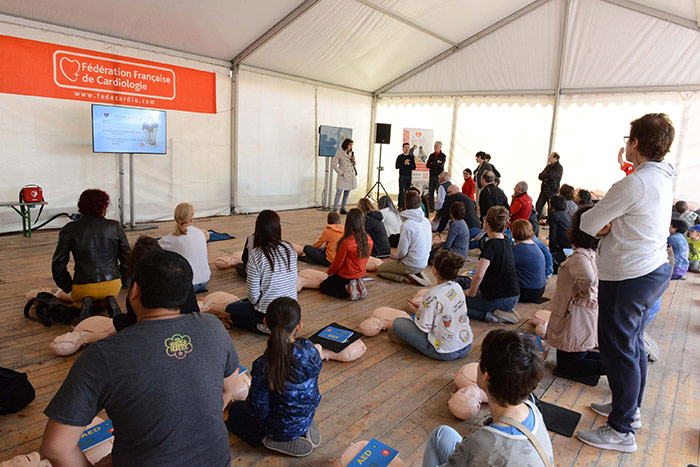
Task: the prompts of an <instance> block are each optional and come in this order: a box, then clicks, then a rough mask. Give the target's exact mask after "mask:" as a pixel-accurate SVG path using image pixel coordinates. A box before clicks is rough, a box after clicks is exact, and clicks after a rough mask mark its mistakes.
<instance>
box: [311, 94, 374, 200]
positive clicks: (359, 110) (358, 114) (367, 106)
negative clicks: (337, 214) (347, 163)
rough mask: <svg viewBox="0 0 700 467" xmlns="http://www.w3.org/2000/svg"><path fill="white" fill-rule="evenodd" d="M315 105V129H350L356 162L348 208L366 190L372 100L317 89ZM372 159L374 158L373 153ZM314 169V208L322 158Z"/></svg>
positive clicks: (320, 188) (321, 177) (318, 196)
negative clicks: (332, 127)
mask: <svg viewBox="0 0 700 467" xmlns="http://www.w3.org/2000/svg"><path fill="white" fill-rule="evenodd" d="M317 103H318V104H317V112H318V113H317V119H316V120H317V125H331V126H337V127H344V128H352V140H353V141H354V144H353V151H354V152H355V159H356V160H357V167H356V168H357V189H356V190H354V191H351V192H350V195H349V197H348V205H351V204H354V203H357V201H358V200H359V199H360V198H362V197H363V196H364V195H365V194H366V193H367V190H368V189H369V187H368V186H367V171H368V170H370V169H371V168H370V167H369V160H370V159H369V147H370V145H369V138H370V119H371V117H372V115H371V113H372V98H371V97H369V96H361V95H358V94H353V93H349V92H344V91H338V90H335V89H328V88H325V87H321V86H319V87H317ZM315 131H316V137H317V138H318V126H317V127H316V128H315ZM376 157H378V156H377V155H376V153H375V158H376ZM316 167H317V181H318V183H317V188H316V205H320V204H321V196H322V194H323V193H322V192H323V181H324V174H325V167H326V161H325V158H323V157H317V158H316ZM332 170H333V169H331V171H332ZM331 175H332V176H333V189H334V190H335V180H336V175H335V172H331ZM334 193H335V192H334Z"/></svg>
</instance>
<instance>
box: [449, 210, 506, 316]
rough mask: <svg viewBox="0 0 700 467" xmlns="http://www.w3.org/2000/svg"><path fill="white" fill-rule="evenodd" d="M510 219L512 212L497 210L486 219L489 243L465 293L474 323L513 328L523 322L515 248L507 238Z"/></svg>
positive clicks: (485, 228) (485, 224) (485, 227)
mask: <svg viewBox="0 0 700 467" xmlns="http://www.w3.org/2000/svg"><path fill="white" fill-rule="evenodd" d="M509 217H510V213H509V212H508V209H506V208H505V207H503V206H493V207H492V208H491V209H489V212H488V213H487V214H486V218H485V219H484V230H486V233H487V234H488V237H489V239H488V241H487V242H486V244H485V245H484V248H483V249H482V250H481V255H480V256H479V263H478V264H477V266H476V272H475V273H474V278H473V279H472V280H471V283H470V284H469V288H468V289H467V290H465V291H464V294H465V295H466V296H467V309H468V310H469V317H470V318H472V319H478V320H481V321H487V322H488V321H496V322H501V323H511V324H512V323H517V322H519V321H520V316H518V314H517V313H516V312H515V310H514V309H513V308H514V307H515V305H516V303H518V297H519V296H520V285H519V283H518V274H517V272H516V271H515V262H514V260H513V248H512V247H511V246H510V242H509V241H508V240H506V239H505V237H504V236H503V231H504V230H505V228H506V224H507V223H508V219H509ZM467 282H469V281H467ZM463 287H464V285H463Z"/></svg>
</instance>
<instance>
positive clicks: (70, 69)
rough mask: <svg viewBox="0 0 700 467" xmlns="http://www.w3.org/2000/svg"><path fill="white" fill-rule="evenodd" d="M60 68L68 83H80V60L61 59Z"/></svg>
mask: <svg viewBox="0 0 700 467" xmlns="http://www.w3.org/2000/svg"><path fill="white" fill-rule="evenodd" d="M60 67H61V73H63V76H65V77H66V79H68V81H78V73H80V62H79V61H78V60H71V59H70V58H68V57H63V58H61V62H60Z"/></svg>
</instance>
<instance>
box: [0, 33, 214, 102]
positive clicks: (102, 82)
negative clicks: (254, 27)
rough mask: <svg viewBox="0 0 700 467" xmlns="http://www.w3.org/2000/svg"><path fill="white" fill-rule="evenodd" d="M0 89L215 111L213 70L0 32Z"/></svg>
mask: <svg viewBox="0 0 700 467" xmlns="http://www.w3.org/2000/svg"><path fill="white" fill-rule="evenodd" d="M0 92H3V93H8V94H22V95H26V96H39V97H53V98H58V99H72V100H79V101H89V102H98V103H103V104H117V105H125V106H138V107H150V108H157V109H172V110H185V111H189V112H204V113H216V76H215V74H214V73H211V72H206V71H199V70H194V69H192V68H185V67H180V66H173V65H167V64H163V63H157V62H150V61H146V60H139V59H136V58H131V57H123V56H120V55H112V54H106V53H102V52H95V51H92V50H85V49H76V48H74V47H66V46H62V45H56V44H50V43H48V42H39V41H33V40H28V39H20V38H17V37H10V36H2V35H0Z"/></svg>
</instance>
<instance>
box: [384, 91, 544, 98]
mask: <svg viewBox="0 0 700 467" xmlns="http://www.w3.org/2000/svg"><path fill="white" fill-rule="evenodd" d="M555 92H556V90H555V89H509V90H493V91H492V90H481V91H480V90H472V91H433V92H431V91H426V92H385V93H383V94H379V95H378V96H377V97H379V99H397V98H398V99H400V98H407V97H408V98H410V97H450V98H453V97H488V96H553V95H554V93H555Z"/></svg>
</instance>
